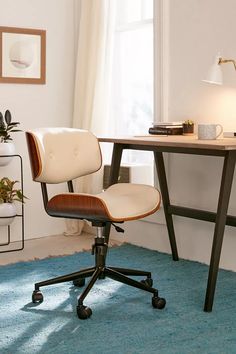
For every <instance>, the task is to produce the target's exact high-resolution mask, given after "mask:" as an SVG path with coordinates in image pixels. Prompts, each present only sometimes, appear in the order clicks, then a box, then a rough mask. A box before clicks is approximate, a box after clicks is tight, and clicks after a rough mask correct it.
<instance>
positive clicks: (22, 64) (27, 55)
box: [0, 27, 46, 84]
mask: <svg viewBox="0 0 236 354" xmlns="http://www.w3.org/2000/svg"><path fill="white" fill-rule="evenodd" d="M45 82H46V31H45V30H39V29H29V28H16V27H0V83H19V84H45Z"/></svg>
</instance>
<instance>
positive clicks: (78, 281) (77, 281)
mask: <svg viewBox="0 0 236 354" xmlns="http://www.w3.org/2000/svg"><path fill="white" fill-rule="evenodd" d="M73 284H74V286H77V287H78V288H81V287H82V286H84V285H85V279H84V278H81V279H75V280H73Z"/></svg>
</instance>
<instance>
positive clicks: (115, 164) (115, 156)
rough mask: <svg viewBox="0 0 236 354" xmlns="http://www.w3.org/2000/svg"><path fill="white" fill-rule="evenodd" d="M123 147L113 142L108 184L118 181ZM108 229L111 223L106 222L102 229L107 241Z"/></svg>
mask: <svg viewBox="0 0 236 354" xmlns="http://www.w3.org/2000/svg"><path fill="white" fill-rule="evenodd" d="M123 148H124V147H123V145H122V144H114V147H113V152H112V160H111V170H110V177H109V186H111V185H112V184H115V183H117V182H118V178H119V172H120V162H121V158H122V152H123ZM110 229H111V224H110V223H108V224H107V225H106V227H105V230H104V236H105V241H106V242H108V239H109V235H110Z"/></svg>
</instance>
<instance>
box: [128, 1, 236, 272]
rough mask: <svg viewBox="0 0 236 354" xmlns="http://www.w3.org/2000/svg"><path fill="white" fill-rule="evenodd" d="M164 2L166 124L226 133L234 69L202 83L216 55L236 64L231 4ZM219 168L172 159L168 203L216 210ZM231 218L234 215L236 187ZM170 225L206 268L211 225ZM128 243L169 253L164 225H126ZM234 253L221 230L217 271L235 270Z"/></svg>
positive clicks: (235, 105) (235, 107) (233, 102)
mask: <svg viewBox="0 0 236 354" xmlns="http://www.w3.org/2000/svg"><path fill="white" fill-rule="evenodd" d="M163 1H164V2H165V6H166V9H168V8H169V11H168V12H167V13H166V14H165V15H166V18H164V19H163V21H164V22H165V23H167V24H168V23H169V26H168V29H167V30H166V35H167V36H168V38H164V39H165V40H166V41H167V42H168V46H167V47H168V50H169V55H168V57H167V58H166V59H167V60H166V62H167V63H169V64H168V68H165V70H166V77H167V78H168V80H169V82H168V85H167V87H168V88H169V91H168V107H167V111H168V114H167V115H168V117H169V119H170V120H173V121H175V120H183V119H187V118H189V119H193V120H194V121H195V122H218V123H221V124H223V126H224V128H225V130H229V129H236V72H235V71H234V68H233V65H229V64H228V65H225V66H224V67H223V72H224V81H225V85H224V86H214V85H208V84H205V83H203V82H202V81H201V80H202V78H204V75H205V73H206V72H207V70H208V67H209V65H210V64H211V62H212V61H213V59H214V56H215V55H216V54H217V52H218V51H220V52H221V54H222V56H225V57H226V58H231V57H232V58H235V59H236V50H235V48H236V47H235V33H236V21H235V14H236V2H235V0H225V1H221V0H207V1H206V0H181V1H179V0H169V6H167V0H163ZM164 59H165V57H164ZM164 74H165V73H164ZM164 80H165V77H164ZM221 168H222V160H221V159H220V158H216V157H214V158H209V157H197V156H183V155H181V156H180V155H172V156H171V157H170V158H169V161H168V177H169V186H170V196H171V201H172V202H173V203H176V204H178V203H179V204H181V205H186V206H191V207H196V208H202V209H207V210H213V211H214V210H216V207H217V197H218V191H219V182H220V176H221ZM230 213H232V214H234V215H236V186H235V183H234V186H233V192H232V197H231V203H230ZM175 226H176V237H177V242H178V246H179V253H180V256H181V257H183V258H188V259H195V260H199V261H202V262H206V263H209V255H210V251H211V242H212V237H213V224H211V223H207V222H203V221H196V220H195V221H193V220H190V219H186V218H180V217H175ZM136 231H137V232H136ZM142 231H143V232H142ZM127 239H128V240H129V241H132V242H134V243H137V244H142V245H145V246H148V247H150V248H156V249H159V250H161V251H164V252H169V251H170V248H169V243H168V237H167V233H166V228H165V227H164V226H163V225H157V224H153V223H152V224H150V223H146V222H137V223H136V224H135V223H132V224H130V225H127ZM235 249H236V229H235V228H232V227H226V232H225V239H224V244H223V251H222V259H221V266H222V267H224V268H228V269H233V270H236V258H235Z"/></svg>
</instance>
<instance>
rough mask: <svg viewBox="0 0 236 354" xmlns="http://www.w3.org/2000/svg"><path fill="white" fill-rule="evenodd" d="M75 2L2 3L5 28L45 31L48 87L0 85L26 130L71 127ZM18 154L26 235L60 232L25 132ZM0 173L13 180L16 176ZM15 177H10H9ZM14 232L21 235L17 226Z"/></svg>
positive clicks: (0, 97) (3, 103)
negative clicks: (35, 175)
mask: <svg viewBox="0 0 236 354" xmlns="http://www.w3.org/2000/svg"><path fill="white" fill-rule="evenodd" d="M74 15H75V14H74V0H50V1H48V0H40V1H38V0H21V1H18V0H12V1H5V0H0V23H1V26H10V27H24V28H38V29H45V30H46V85H28V84H27V85H26V84H0V111H1V112H3V111H5V110H6V109H9V110H10V111H11V113H12V115H13V119H14V120H15V121H19V122H20V123H21V124H20V128H21V129H22V130H24V131H26V130H28V129H31V128H34V127H42V126H70V125H71V121H72V109H73V88H74V66H75V60H74V58H75V50H74V47H75V46H74V44H75V43H74V38H75V37H74V28H75V24H74ZM14 141H15V143H16V148H17V152H18V153H20V154H21V155H22V157H23V163H24V191H25V194H26V195H27V196H28V197H29V200H28V201H27V203H26V205H25V236H26V238H34V237H40V236H45V235H54V234H57V233H61V232H62V231H63V229H64V221H63V220H59V219H56V218H50V217H49V216H47V215H46V213H45V212H44V210H43V205H42V198H41V189H40V185H39V184H37V183H34V182H32V179H31V173H30V166H29V160H28V154H27V149H26V141H25V135H24V133H15V135H14ZM10 169H11V172H9V171H8V170H6V171H3V170H2V171H1V175H2V174H3V173H4V174H8V176H9V177H11V176H12V175H15V174H16V170H17V166H14V167H13V166H12V167H11V168H10ZM9 173H11V174H12V175H9ZM13 231H14V232H13V234H14V233H16V234H17V233H18V234H19V232H20V229H19V225H13Z"/></svg>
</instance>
